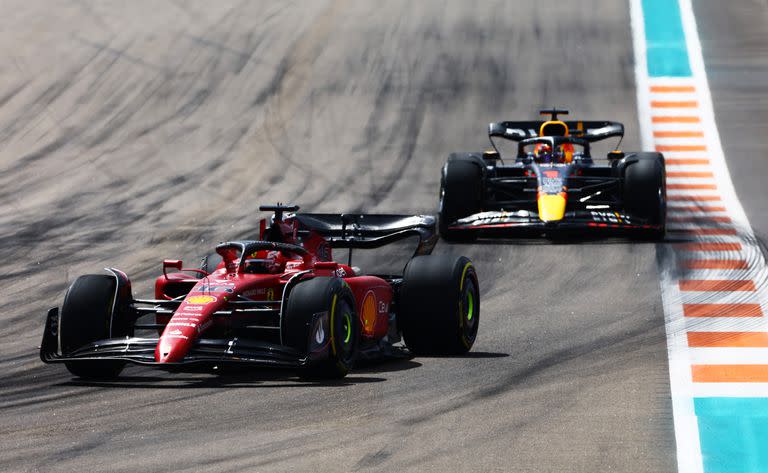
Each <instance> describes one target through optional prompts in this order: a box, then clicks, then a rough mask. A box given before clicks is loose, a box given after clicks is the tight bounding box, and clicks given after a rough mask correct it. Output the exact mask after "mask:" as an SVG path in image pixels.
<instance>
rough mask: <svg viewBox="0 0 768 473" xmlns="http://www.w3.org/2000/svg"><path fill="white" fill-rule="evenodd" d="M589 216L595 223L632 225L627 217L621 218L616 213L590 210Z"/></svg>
mask: <svg viewBox="0 0 768 473" xmlns="http://www.w3.org/2000/svg"><path fill="white" fill-rule="evenodd" d="M590 214H592V220H594V221H595V222H603V223H626V224H631V223H632V222H631V221H630V220H629V218H628V217H626V216H624V217H622V216H621V215H620V214H619V213H617V212H597V211H594V210H592V211H591V212H590Z"/></svg>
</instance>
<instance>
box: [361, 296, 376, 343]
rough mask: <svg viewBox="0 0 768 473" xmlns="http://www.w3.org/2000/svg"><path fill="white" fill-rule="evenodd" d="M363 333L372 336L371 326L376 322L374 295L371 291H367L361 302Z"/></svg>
mask: <svg viewBox="0 0 768 473" xmlns="http://www.w3.org/2000/svg"><path fill="white" fill-rule="evenodd" d="M361 313H362V317H361V318H362V319H363V334H364V335H368V336H372V335H373V327H374V325H375V324H376V296H374V295H373V292H372V291H371V292H368V294H366V295H365V298H364V299H363V304H362V310H361Z"/></svg>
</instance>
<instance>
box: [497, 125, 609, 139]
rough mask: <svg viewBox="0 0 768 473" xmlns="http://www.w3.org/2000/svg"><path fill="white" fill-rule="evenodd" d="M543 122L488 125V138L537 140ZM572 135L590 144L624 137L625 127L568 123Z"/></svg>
mask: <svg viewBox="0 0 768 473" xmlns="http://www.w3.org/2000/svg"><path fill="white" fill-rule="evenodd" d="M543 123H544V121H542V120H535V121H522V122H496V123H491V124H489V125H488V138H489V139H490V140H491V143H493V138H504V139H507V140H512V141H522V140H525V139H528V138H535V137H537V136H539V135H538V133H539V129H540V128H541V125H542V124H543ZM565 124H566V125H568V130H569V132H570V135H571V136H573V137H575V138H580V139H582V140H585V141H588V142H590V143H592V142H595V141H600V140H604V139H606V138H611V137H618V138H623V137H624V125H623V124H621V123H619V122H608V121H576V120H574V121H566V122H565Z"/></svg>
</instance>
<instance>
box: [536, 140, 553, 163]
mask: <svg viewBox="0 0 768 473" xmlns="http://www.w3.org/2000/svg"><path fill="white" fill-rule="evenodd" d="M533 154H534V156H535V157H536V160H537V161H539V162H540V163H550V162H552V147H551V146H549V145H548V144H547V143H541V144H538V145H536V149H535V150H534V152H533Z"/></svg>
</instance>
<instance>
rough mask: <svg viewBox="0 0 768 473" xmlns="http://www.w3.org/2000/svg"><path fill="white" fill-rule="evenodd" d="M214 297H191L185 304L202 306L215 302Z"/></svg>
mask: <svg viewBox="0 0 768 473" xmlns="http://www.w3.org/2000/svg"><path fill="white" fill-rule="evenodd" d="M217 300H218V299H216V296H192V297H190V298H188V299H187V304H195V305H203V304H210V303H211V302H216V301H217Z"/></svg>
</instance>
